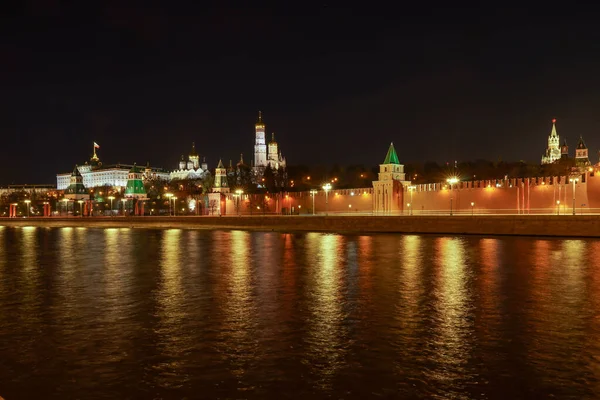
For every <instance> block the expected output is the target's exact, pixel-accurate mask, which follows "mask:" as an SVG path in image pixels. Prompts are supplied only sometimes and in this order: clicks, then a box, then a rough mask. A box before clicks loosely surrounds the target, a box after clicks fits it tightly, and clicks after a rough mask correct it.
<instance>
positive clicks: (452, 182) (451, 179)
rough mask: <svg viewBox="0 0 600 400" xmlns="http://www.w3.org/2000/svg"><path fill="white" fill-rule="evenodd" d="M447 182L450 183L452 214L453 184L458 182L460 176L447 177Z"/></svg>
mask: <svg viewBox="0 0 600 400" xmlns="http://www.w3.org/2000/svg"><path fill="white" fill-rule="evenodd" d="M446 182H448V184H449V185H450V216H452V200H453V198H452V185H454V184H456V183H458V178H457V177H455V176H453V177H452V178H448V179H446Z"/></svg>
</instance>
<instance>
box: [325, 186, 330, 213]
mask: <svg viewBox="0 0 600 400" xmlns="http://www.w3.org/2000/svg"><path fill="white" fill-rule="evenodd" d="M323 190H324V191H325V216H327V215H328V213H329V198H328V193H329V191H330V190H331V184H329V183H326V184H324V185H323Z"/></svg>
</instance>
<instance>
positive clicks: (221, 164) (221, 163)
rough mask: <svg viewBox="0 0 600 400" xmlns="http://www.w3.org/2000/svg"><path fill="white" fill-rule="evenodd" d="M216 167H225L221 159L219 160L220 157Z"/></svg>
mask: <svg viewBox="0 0 600 400" xmlns="http://www.w3.org/2000/svg"><path fill="white" fill-rule="evenodd" d="M217 168H225V167H224V166H223V161H221V159H220V158H219V165H217Z"/></svg>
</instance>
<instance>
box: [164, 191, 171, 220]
mask: <svg viewBox="0 0 600 400" xmlns="http://www.w3.org/2000/svg"><path fill="white" fill-rule="evenodd" d="M165 196H167V198H168V199H169V217H170V216H171V197H173V193H166V194H165Z"/></svg>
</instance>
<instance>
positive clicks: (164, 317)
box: [157, 229, 185, 340]
mask: <svg viewBox="0 0 600 400" xmlns="http://www.w3.org/2000/svg"><path fill="white" fill-rule="evenodd" d="M181 232H182V231H181V230H180V229H169V230H167V231H165V232H164V234H163V238H162V242H161V252H160V275H161V281H160V289H159V293H158V296H157V300H158V303H159V308H160V313H159V316H160V319H161V324H162V325H164V326H167V327H168V328H169V329H168V330H169V331H171V330H175V331H176V330H177V326H178V324H179V322H180V321H181V318H182V317H183V310H182V309H181V305H182V299H183V297H184V293H182V292H181V252H182V251H185V247H182V246H181V244H182V243H181V236H182V234H181ZM166 339H167V340H169V339H173V338H171V337H167V338H166Z"/></svg>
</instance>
